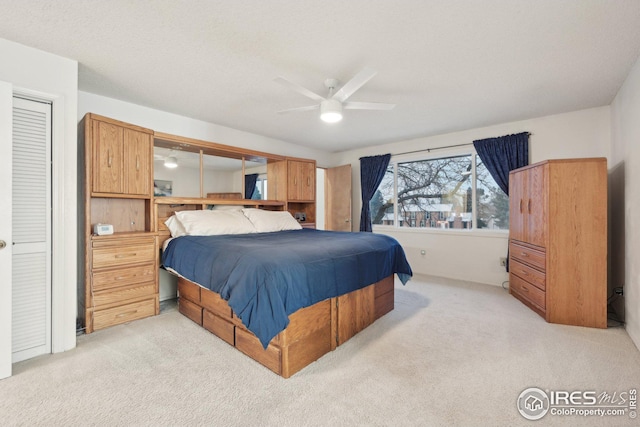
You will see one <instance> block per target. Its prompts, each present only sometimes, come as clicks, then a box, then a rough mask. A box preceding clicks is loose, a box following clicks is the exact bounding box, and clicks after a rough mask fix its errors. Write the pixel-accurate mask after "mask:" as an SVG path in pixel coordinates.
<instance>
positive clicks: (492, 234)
mask: <svg viewBox="0 0 640 427" xmlns="http://www.w3.org/2000/svg"><path fill="white" fill-rule="evenodd" d="M373 231H374V232H379V233H413V234H416V233H418V234H439V235H443V234H444V235H451V236H470V237H488V238H497V239H508V238H509V230H483V229H472V230H460V229H451V228H427V227H393V226H388V225H374V226H373Z"/></svg>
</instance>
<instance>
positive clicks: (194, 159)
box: [154, 137, 268, 200]
mask: <svg viewBox="0 0 640 427" xmlns="http://www.w3.org/2000/svg"><path fill="white" fill-rule="evenodd" d="M220 147H225V146H220V145H217V144H212V145H211V146H209V145H208V144H206V143H203V142H201V141H191V140H172V139H170V138H166V137H165V138H158V137H156V138H155V141H154V186H155V196H156V197H163V196H167V197H169V196H170V197H208V198H232V199H236V198H238V199H241V198H247V199H250V198H252V197H253V198H254V199H258V200H266V199H267V198H268V194H267V160H268V158H267V157H263V156H260V155H256V154H251V153H244V152H243V151H245V150H242V149H238V152H235V151H233V147H226V148H225V149H221V148H220ZM254 181H255V185H253V187H252V186H251V184H252V183H253V182H254ZM245 191H246V192H247V193H249V192H251V193H252V194H246V195H245V194H244V193H245Z"/></svg>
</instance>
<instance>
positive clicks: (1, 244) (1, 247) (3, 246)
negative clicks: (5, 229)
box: [0, 240, 7, 249]
mask: <svg viewBox="0 0 640 427" xmlns="http://www.w3.org/2000/svg"><path fill="white" fill-rule="evenodd" d="M6 246H7V242H5V241H4V240H0V249H4V248H5V247H6Z"/></svg>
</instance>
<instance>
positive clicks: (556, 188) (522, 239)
mask: <svg viewBox="0 0 640 427" xmlns="http://www.w3.org/2000/svg"><path fill="white" fill-rule="evenodd" d="M509 193H510V194H509V200H510V202H509V223H510V228H509V267H510V268H509V270H510V271H509V292H510V293H511V294H512V295H513V296H514V297H516V298H518V299H519V300H520V301H522V302H523V303H524V304H526V305H527V306H528V307H530V308H531V309H532V310H534V311H535V312H536V313H538V314H540V315H541V316H542V317H544V318H545V320H546V321H547V322H551V323H561V324H567V325H578V326H589V327H597V328H606V327H607V162H606V159H604V158H589V159H565V160H547V161H543V162H540V163H536V164H533V165H529V166H526V167H523V168H520V169H516V170H514V171H511V173H510V174H509Z"/></svg>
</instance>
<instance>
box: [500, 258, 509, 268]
mask: <svg viewBox="0 0 640 427" xmlns="http://www.w3.org/2000/svg"><path fill="white" fill-rule="evenodd" d="M500 265H501V266H502V267H506V266H507V258H505V257H501V258H500Z"/></svg>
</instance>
